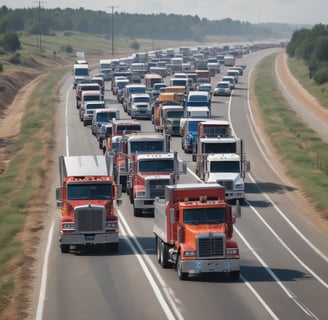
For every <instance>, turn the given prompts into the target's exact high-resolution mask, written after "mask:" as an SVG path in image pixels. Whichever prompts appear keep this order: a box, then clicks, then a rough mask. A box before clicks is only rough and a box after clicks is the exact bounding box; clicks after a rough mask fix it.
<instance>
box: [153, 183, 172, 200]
mask: <svg viewBox="0 0 328 320" xmlns="http://www.w3.org/2000/svg"><path fill="white" fill-rule="evenodd" d="M148 183H149V190H150V191H149V197H150V198H151V199H155V198H156V197H158V198H164V197H165V186H166V185H169V184H170V180H169V179H161V180H160V179H154V180H149V181H148Z"/></svg>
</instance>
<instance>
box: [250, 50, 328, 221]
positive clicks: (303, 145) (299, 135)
mask: <svg viewBox="0 0 328 320" xmlns="http://www.w3.org/2000/svg"><path fill="white" fill-rule="evenodd" d="M275 57H276V55H272V56H269V57H267V58H265V59H264V60H263V61H262V62H261V63H260V64H259V65H258V66H257V77H256V82H255V95H256V96H257V98H258V103H259V106H260V108H261V111H262V114H263V117H264V121H265V123H266V129H267V131H268V133H269V135H270V137H271V139H272V142H273V143H274V145H275V147H276V148H277V149H278V152H279V153H280V154H281V155H282V156H283V157H284V159H285V163H286V165H287V167H288V173H289V175H290V176H292V177H293V178H295V179H297V180H298V181H300V183H301V184H302V186H303V189H304V190H305V191H306V193H307V194H308V195H309V196H310V197H311V198H313V199H314V200H315V202H316V203H317V206H318V208H319V209H320V210H322V211H324V212H325V217H326V218H328V198H327V194H328V144H327V143H324V142H323V141H322V140H321V139H320V138H319V137H318V136H317V134H316V133H315V132H314V131H313V130H311V129H310V128H308V127H307V126H306V125H305V123H304V122H303V121H302V120H301V118H300V117H299V116H298V115H297V113H295V111H294V110H293V109H292V108H290V107H289V105H288V103H287V102H286V100H285V99H284V98H283V97H282V95H281V94H280V92H279V90H278V88H277V84H276V82H275V80H274V74H273V72H274V71H273V70H274V68H273V65H274V60H275Z"/></svg>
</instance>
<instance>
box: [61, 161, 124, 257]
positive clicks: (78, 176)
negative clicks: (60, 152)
mask: <svg viewBox="0 0 328 320" xmlns="http://www.w3.org/2000/svg"><path fill="white" fill-rule="evenodd" d="M110 171H111V169H110V167H109V166H107V164H106V161H105V157H104V156H98V155H88V156H67V157H64V156H61V157H59V174H60V186H59V187H58V188H57V189H56V199H57V205H58V207H59V208H60V220H61V221H60V237H59V243H60V249H61V251H62V253H67V252H69V250H70V249H71V246H75V247H86V246H96V245H97V246H99V245H101V246H105V247H109V248H110V249H111V250H113V251H117V250H118V244H119V229H118V217H117V214H116V206H115V204H114V202H115V200H117V199H119V198H120V196H121V188H120V186H119V185H116V184H115V182H114V179H113V178H112V176H111V172H110ZM117 202H118V204H119V202H120V201H117Z"/></svg>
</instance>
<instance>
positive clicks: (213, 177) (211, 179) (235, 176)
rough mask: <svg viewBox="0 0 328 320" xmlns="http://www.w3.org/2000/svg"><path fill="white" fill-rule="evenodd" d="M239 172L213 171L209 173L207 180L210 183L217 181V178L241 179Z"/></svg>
mask: <svg viewBox="0 0 328 320" xmlns="http://www.w3.org/2000/svg"><path fill="white" fill-rule="evenodd" d="M240 179H241V178H240V173H239V172H211V173H210V174H209V175H208V179H207V182H208V183H217V180H221V181H222V180H232V181H237V180H240Z"/></svg>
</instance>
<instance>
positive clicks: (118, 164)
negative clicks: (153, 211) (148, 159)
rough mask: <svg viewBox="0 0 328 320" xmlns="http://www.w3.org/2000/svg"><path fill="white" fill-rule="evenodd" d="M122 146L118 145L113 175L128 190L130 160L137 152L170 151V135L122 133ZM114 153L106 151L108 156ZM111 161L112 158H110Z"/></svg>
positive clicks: (114, 158) (123, 188) (124, 189)
mask: <svg viewBox="0 0 328 320" xmlns="http://www.w3.org/2000/svg"><path fill="white" fill-rule="evenodd" d="M119 144H120V146H119V147H118V146H116V152H114V157H113V158H110V159H113V161H114V163H113V176H114V178H115V181H116V182H117V183H119V184H121V185H122V190H123V191H126V190H127V179H128V175H129V162H130V161H131V159H132V158H133V156H134V155H135V154H136V153H157V152H169V151H170V139H169V136H165V135H163V134H161V133H147V132H142V133H141V132H139V133H137V132H134V133H130V134H125V133H124V134H122V136H121V139H120V142H119ZM111 154H112V153H106V157H107V156H108V155H111ZM110 161H111V160H110Z"/></svg>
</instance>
